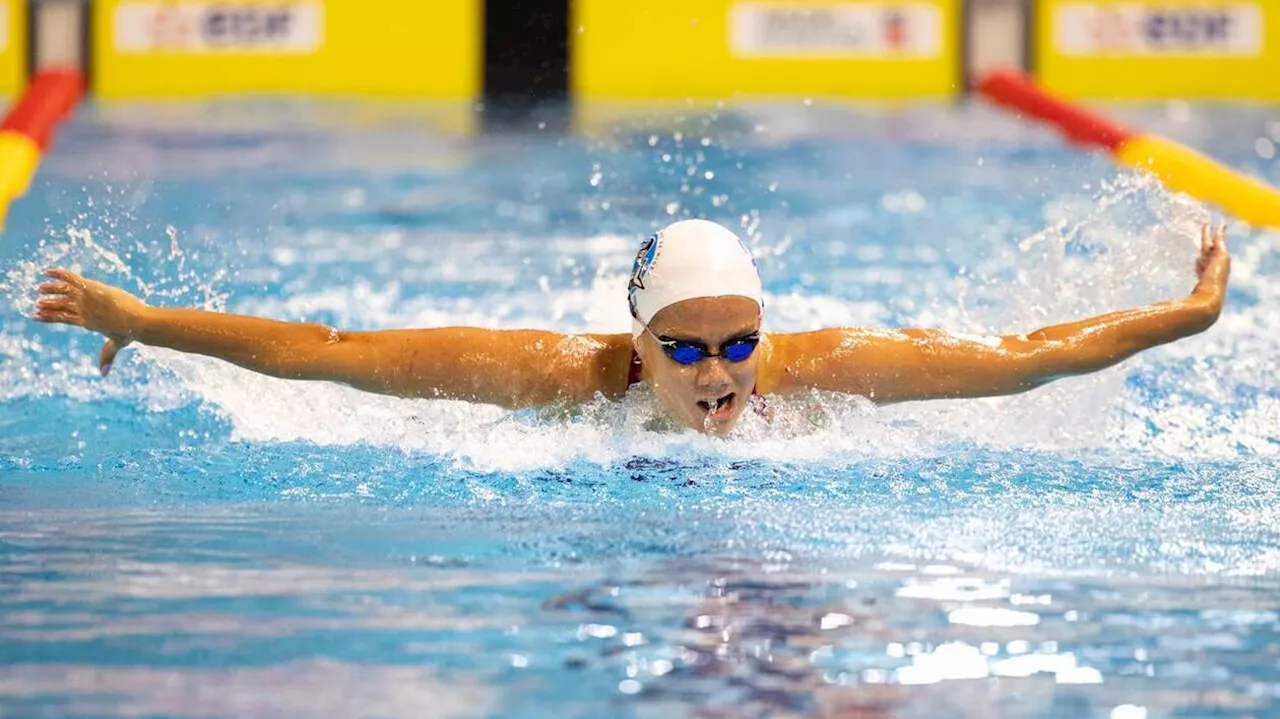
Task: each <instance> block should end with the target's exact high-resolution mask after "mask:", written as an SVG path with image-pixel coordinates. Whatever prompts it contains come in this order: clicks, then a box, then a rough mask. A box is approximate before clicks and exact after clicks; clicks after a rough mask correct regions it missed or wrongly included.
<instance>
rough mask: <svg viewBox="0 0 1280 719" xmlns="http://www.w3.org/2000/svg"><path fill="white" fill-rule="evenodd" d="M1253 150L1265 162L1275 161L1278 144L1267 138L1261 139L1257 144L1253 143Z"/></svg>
mask: <svg viewBox="0 0 1280 719" xmlns="http://www.w3.org/2000/svg"><path fill="white" fill-rule="evenodd" d="M1253 149H1254V151H1255V152H1257V153H1258V157H1261V158H1262V159H1264V160H1274V159H1275V158H1276V143H1274V142H1272V141H1271V140H1268V139H1267V138H1265V137H1259V138H1258V140H1257V142H1254V143H1253Z"/></svg>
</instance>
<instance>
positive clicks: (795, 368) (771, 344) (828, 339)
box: [756, 327, 893, 394]
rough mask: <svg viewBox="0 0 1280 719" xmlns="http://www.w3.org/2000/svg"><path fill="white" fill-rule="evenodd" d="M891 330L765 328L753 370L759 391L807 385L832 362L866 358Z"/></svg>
mask: <svg viewBox="0 0 1280 719" xmlns="http://www.w3.org/2000/svg"><path fill="white" fill-rule="evenodd" d="M891 334H893V333H892V331H887V330H884V329H880V328H873V327H831V328H825V329H819V330H811V331H807V332H769V333H767V334H765V335H764V337H763V339H762V341H761V350H762V351H763V352H762V355H761V357H760V366H759V368H758V370H757V374H756V390H757V392H759V393H760V394H778V393H785V392H791V391H795V390H803V389H807V388H809V387H811V386H813V385H814V381H815V378H816V377H819V376H822V375H825V374H828V373H829V372H830V371H831V370H832V369H833V367H832V366H831V364H832V363H833V362H837V361H839V364H840V365H841V366H842V367H843V366H847V360H849V359H851V358H853V359H856V357H857V356H862V357H866V358H870V356H871V355H873V354H874V353H875V352H876V346H877V344H880V343H883V342H884V341H885V340H886V339H887V337H888V335H891Z"/></svg>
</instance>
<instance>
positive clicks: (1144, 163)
mask: <svg viewBox="0 0 1280 719" xmlns="http://www.w3.org/2000/svg"><path fill="white" fill-rule="evenodd" d="M975 89H976V90H977V91H978V93H979V94H981V95H982V96H983V97H985V98H987V99H988V100H990V101H991V102H993V103H995V104H996V105H999V106H1001V107H1004V108H1006V109H1010V110H1013V111H1015V112H1017V113H1020V114H1023V115H1026V116H1029V117H1032V118H1035V119H1037V120H1039V121H1041V122H1044V123H1047V124H1049V125H1052V126H1054V127H1056V128H1058V130H1060V131H1061V132H1062V133H1063V134H1065V135H1066V136H1067V138H1068V139H1070V140H1071V141H1072V142H1073V143H1075V144H1078V145H1085V146H1091V147H1095V148H1098V149H1101V150H1105V151H1106V152H1108V153H1110V155H1111V156H1112V158H1113V159H1115V161H1116V162H1117V163H1119V164H1121V165H1124V166H1126V167H1132V168H1135V169H1138V170H1142V171H1147V172H1151V173H1154V174H1155V175H1156V177H1158V178H1159V179H1160V181H1161V182H1162V183H1163V184H1164V185H1165V187H1168V188H1169V189H1171V190H1174V191H1176V192H1185V193H1187V194H1188V195H1191V196H1192V197H1195V198H1197V199H1199V200H1203V201H1205V202H1209V203H1213V204H1215V205H1217V206H1219V207H1221V208H1222V209H1223V210H1225V211H1226V212H1228V213H1230V214H1232V215H1234V216H1236V217H1238V218H1240V219H1241V220H1244V221H1245V222H1248V223H1249V224H1251V225H1254V226H1257V227H1272V228H1280V191H1277V190H1276V188H1274V187H1271V186H1270V185H1268V184H1266V183H1264V182H1261V181H1259V180H1255V179H1253V178H1251V177H1247V176H1245V175H1243V174H1241V173H1239V172H1236V171H1234V170H1231V169H1229V168H1227V167H1225V166H1223V165H1221V164H1219V163H1218V162H1215V161H1214V160H1212V159H1210V158H1208V157H1205V156H1204V155H1201V154H1199V153H1197V152H1196V151H1195V150H1192V149H1191V148H1189V147H1186V146H1185V145H1181V144H1179V143H1177V142H1174V141H1173V140H1170V139H1168V138H1164V137H1159V136H1157V135H1148V134H1144V133H1141V132H1137V131H1134V130H1131V129H1129V128H1126V127H1124V126H1123V125H1121V124H1119V123H1117V122H1115V121H1114V120H1111V119H1110V118H1107V117H1105V116H1103V115H1101V114H1098V113H1096V112H1091V111H1088V110H1085V109H1084V108H1082V107H1080V106H1078V105H1075V104H1073V103H1071V102H1070V101H1067V100H1064V99H1062V98H1058V97H1054V96H1053V95H1050V94H1049V93H1048V92H1046V91H1045V90H1044V89H1043V88H1041V87H1039V86H1038V85H1036V83H1035V81H1034V80H1032V79H1031V78H1030V77H1028V76H1027V75H1026V74H1025V73H1022V72H1020V71H1016V70H1000V71H996V72H992V73H990V74H987V75H985V76H983V77H981V78H979V80H978V82H977V84H976V86H975Z"/></svg>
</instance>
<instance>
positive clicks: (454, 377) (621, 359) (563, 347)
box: [34, 268, 630, 408]
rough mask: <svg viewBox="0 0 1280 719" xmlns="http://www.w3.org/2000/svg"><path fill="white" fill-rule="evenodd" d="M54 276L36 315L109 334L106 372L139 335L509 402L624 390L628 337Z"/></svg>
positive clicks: (264, 370)
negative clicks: (420, 324) (384, 319)
mask: <svg viewBox="0 0 1280 719" xmlns="http://www.w3.org/2000/svg"><path fill="white" fill-rule="evenodd" d="M46 274H47V276H48V277H50V278H51V279H52V280H53V281H52V282H46V283H43V284H41V285H40V288H39V290H40V294H41V298H40V299H39V300H38V301H37V303H36V313H35V315H34V319H36V320H39V321H42V322H56V323H62V324H70V325H76V326H80V327H84V328H86V329H90V330H93V331H95V332H99V333H101V334H103V335H105V336H106V337H107V341H106V343H105V344H104V345H103V348H102V354H101V358H100V361H99V366H100V369H101V371H102V373H103V374H104V375H105V374H106V373H107V372H108V371H109V370H110V367H111V364H112V362H113V361H114V360H115V357H116V354H117V353H118V352H119V351H120V350H121V349H122V348H124V347H126V346H127V345H129V344H130V343H132V342H139V343H141V344H145V345H150V346H155V347H166V348H169V349H174V350H178V351H180V352H188V353H193V354H201V355H206V356H209V357H215V358H218V359H221V360H225V361H227V362H231V363H232V364H235V365H238V366H240V367H243V368H245V369H249V370H252V371H254V372H258V373H261V374H265V375H269V376H272V377H279V378H282V379H301V380H321V381H330V382H338V383H341V384H346V385H350V386H352V387H356V388H358V389H361V390H365V391H368V392H377V393H381V394H390V395H396V396H402V397H427V398H440V399H459V400H466V401H472V402H481V403H486V404H496V405H499V406H503V407H507V408H516V407H528V406H540V405H546V404H552V403H556V402H581V401H585V400H588V399H590V398H591V397H592V396H594V395H595V393H596V392H604V393H606V394H617V393H619V392H621V391H624V390H625V386H623V383H624V382H625V377H626V362H627V361H629V358H630V354H629V352H624V350H628V349H629V344H628V343H625V342H620V341H617V337H615V336H612V335H565V334H558V333H554V332H547V331H541V330H492V329H485V328H477V327H441V328H432V329H407V330H381V331H367V332H343V331H338V330H335V329H333V328H330V327H326V326H324V325H319V324H309V323H296V322H283V321H279V320H272V319H266V318H261V317H250V316H245V315H236V314H229V313H221V312H210V311H205V310H194V309H175V308H161V307H151V306H148V305H146V304H145V303H144V302H142V300H140V299H138V298H137V297H135V296H133V295H132V294H130V293H128V292H126V291H124V290H121V289H118V288H115V287H111V286H109V285H105V284H103V283H101V282H95V281H93V280H88V279H85V278H83V277H81V276H79V275H77V274H75V273H73V272H70V271H68V270H64V269H58V268H54V269H50V270H49V271H48V272H47V273H46ZM615 385H617V386H615Z"/></svg>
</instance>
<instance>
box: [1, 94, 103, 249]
mask: <svg viewBox="0 0 1280 719" xmlns="http://www.w3.org/2000/svg"><path fill="white" fill-rule="evenodd" d="M83 94H84V75H82V74H81V73H80V71H79V70H67V69H49V70H42V71H40V72H39V73H37V74H36V75H35V77H33V78H31V83H30V84H29V85H28V86H27V89H26V91H25V92H23V93H22V97H21V98H20V99H19V100H18V102H17V104H15V105H14V106H13V107H12V108H10V109H9V112H8V114H6V115H5V118H4V121H3V122H0V227H3V224H4V218H5V216H6V215H7V214H8V211H9V205H10V204H12V203H13V201H14V200H16V199H17V198H19V197H22V196H23V195H25V194H26V193H27V189H28V188H29V187H30V186H31V178H33V177H34V176H35V174H36V169H37V168H38V167H39V165H40V155H41V153H43V152H44V150H45V148H46V147H48V146H49V143H50V142H52V140H53V135H54V130H55V129H56V128H57V126H58V123H60V122H62V120H63V119H64V118H65V117H66V116H67V115H69V114H70V113H71V111H72V110H73V109H74V108H75V106H76V104H77V103H78V102H79V101H80V97H81V96H82V95H83Z"/></svg>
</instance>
